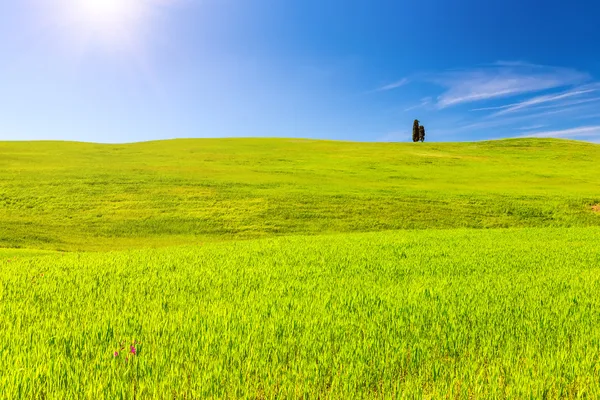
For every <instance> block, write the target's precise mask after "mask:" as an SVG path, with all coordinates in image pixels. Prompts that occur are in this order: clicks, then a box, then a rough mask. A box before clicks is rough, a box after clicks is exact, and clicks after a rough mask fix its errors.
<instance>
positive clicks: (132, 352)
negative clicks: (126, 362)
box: [130, 346, 136, 355]
mask: <svg viewBox="0 0 600 400" xmlns="http://www.w3.org/2000/svg"><path fill="white" fill-rule="evenodd" d="M130 352H131V354H133V355H135V354H136V350H135V347H134V346H131V350H130Z"/></svg>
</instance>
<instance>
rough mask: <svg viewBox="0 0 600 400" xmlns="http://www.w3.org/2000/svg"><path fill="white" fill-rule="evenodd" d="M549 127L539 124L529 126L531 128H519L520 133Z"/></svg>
mask: <svg viewBox="0 0 600 400" xmlns="http://www.w3.org/2000/svg"><path fill="white" fill-rule="evenodd" d="M546 126H548V125H543V124H537V125H529V126H523V127H521V128H519V130H520V131H531V130H534V129H540V128H544V127H546Z"/></svg>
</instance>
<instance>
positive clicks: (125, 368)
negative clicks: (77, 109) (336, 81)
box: [0, 139, 600, 400]
mask: <svg viewBox="0 0 600 400" xmlns="http://www.w3.org/2000/svg"><path fill="white" fill-rule="evenodd" d="M598 165H600V146H598V145H593V144H589V143H581V142H573V141H563V140H533V139H531V140H530V139H521V140H502V141H492V142H480V143H443V144H438V143H432V144H420V143H419V144H413V143H407V144H393V143H386V144H383V143H343V142H327V141H307V140H290V139H231V140H174V141H163V142H150V143H138V144H130V145H98V144H84V143H59V142H27V143H25V142H23V143H18V142H13V143H0V371H2V372H0V399H4V398H7V399H38V398H39V399H65V398H77V399H79V398H81V399H84V398H85V399H94V400H97V399H127V398H143V399H164V398H194V399H195V398H252V399H275V398H285V399H287V398H330V399H362V398H364V399H372V398H381V399H383V398H418V399H423V398H427V399H438V398H454V399H528V398H548V399H559V398H560V399H565V398H568V399H576V398H600V345H599V343H600V328H599V327H600V315H599V314H598V312H597V311H598V308H599V307H600V300H599V299H600V298H599V297H598V295H597V294H598V293H599V292H600V268H599V265H600V249H599V248H598V243H599V242H600V212H598V211H594V208H595V207H594V205H596V204H600V175H599V174H598V171H599V169H598ZM474 228H478V229H474ZM479 228H491V229H479ZM377 231H381V232H377ZM150 247H161V248H159V249H152V248H150ZM163 247H164V248H163ZM55 250H66V251H68V252H67V253H64V252H57V251H55Z"/></svg>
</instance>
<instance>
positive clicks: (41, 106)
mask: <svg viewBox="0 0 600 400" xmlns="http://www.w3.org/2000/svg"><path fill="white" fill-rule="evenodd" d="M77 1H86V0H23V1H21V0H20V1H3V2H1V3H0V54H1V57H0V140H31V139H58V140H77V141H93V142H136V141H145V140H155V139H169V138H179V137H198V138H203V137H238V136H249V137H303V138H320V139H336V140H353V141H408V140H410V136H411V134H410V132H411V128H412V121H413V119H415V118H418V119H419V120H420V121H421V122H422V124H424V125H425V126H426V128H427V131H428V140H430V141H471V140H483V139H496V138H505V137H520V136H539V137H564V138H572V139H582V140H589V141H596V142H600V3H599V2H597V1H592V0H590V1H577V0H575V1H571V2H566V1H563V0H560V1H557V0H546V1H544V2H540V1H531V0H504V1H496V0H491V1H482V0H456V1H447V0H418V1H391V0H390V1H382V0H356V1H345V0H344V1H342V0H302V1H289V0H252V1H242V0H133V1H138V2H139V3H144V6H143V7H144V9H145V10H146V11H147V13H146V14H145V15H144V16H143V19H144V21H143V23H142V24H141V25H140V26H142V25H143V28H140V27H139V26H137V25H136V26H137V28H135V29H133V28H132V29H130V30H129V29H128V27H127V26H125V27H123V26H121V27H117V28H118V29H122V30H123V31H124V32H126V33H122V34H118V35H116V34H115V35H113V36H114V37H111V38H110V39H108V38H107V33H106V32H105V31H102V32H100V31H94V30H92V29H90V30H86V29H83V28H82V27H81V26H79V27H78V28H77V27H74V26H69V24H71V25H77V24H75V23H73V21H71V20H69V21H68V22H66V19H65V18H62V16H61V13H67V9H68V8H69V3H74V2H77ZM130 1H131V0H130ZM44 4H45V5H44ZM141 18H142V17H140V19H141ZM117 28H115V29H117Z"/></svg>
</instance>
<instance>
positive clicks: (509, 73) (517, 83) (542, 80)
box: [429, 63, 590, 108]
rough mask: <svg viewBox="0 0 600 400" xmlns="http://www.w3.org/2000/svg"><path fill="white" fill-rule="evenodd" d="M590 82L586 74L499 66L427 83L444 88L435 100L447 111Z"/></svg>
mask: <svg viewBox="0 0 600 400" xmlns="http://www.w3.org/2000/svg"><path fill="white" fill-rule="evenodd" d="M589 78H590V77H589V75H588V74H586V73H582V72H579V71H576V70H574V69H570V68H560V67H546V66H539V65H533V64H525V63H514V64H507V63H502V64H499V65H494V66H491V67H484V68H476V69H471V70H463V71H454V72H446V73H442V74H439V75H437V76H432V77H431V78H430V79H429V80H430V81H431V82H434V83H437V84H439V85H441V86H443V87H445V88H446V91H445V92H444V93H443V94H441V95H440V96H439V97H438V106H439V107H440V108H446V107H450V106H455V105H458V104H463V103H471V102H476V101H483V100H489V99H495V98H501V97H510V96H516V95H520V94H525V93H533V92H539V91H542V90H547V89H556V88H559V87H566V86H572V85H576V84H580V83H582V82H585V81H587V80H588V79H589Z"/></svg>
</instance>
